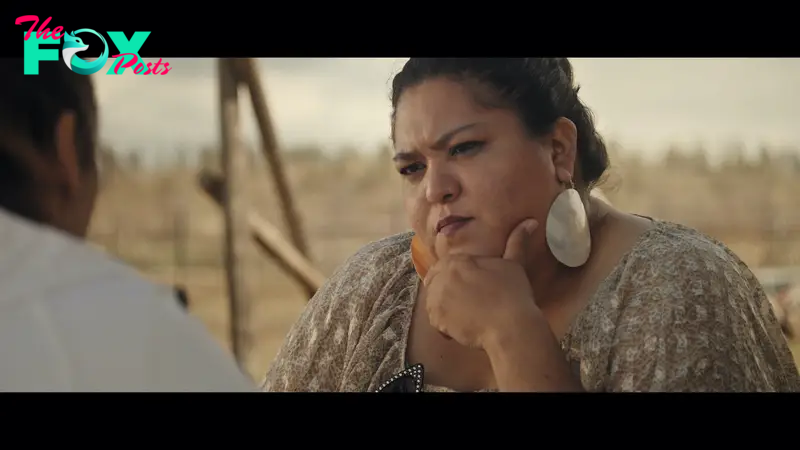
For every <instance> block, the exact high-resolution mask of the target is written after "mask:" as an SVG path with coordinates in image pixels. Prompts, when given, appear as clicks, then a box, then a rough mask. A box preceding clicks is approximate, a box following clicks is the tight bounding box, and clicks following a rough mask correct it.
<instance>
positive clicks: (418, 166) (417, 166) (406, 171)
mask: <svg viewBox="0 0 800 450" xmlns="http://www.w3.org/2000/svg"><path fill="white" fill-rule="evenodd" d="M424 168H425V165H423V164H422V163H414V164H410V165H408V166H405V167H403V168H402V169H400V170H399V172H400V175H403V176H408V175H412V174H413V173H414V172H416V171H417V170H422V169H424Z"/></svg>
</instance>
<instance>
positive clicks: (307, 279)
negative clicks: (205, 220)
mask: <svg viewBox="0 0 800 450" xmlns="http://www.w3.org/2000/svg"><path fill="white" fill-rule="evenodd" d="M198 181H199V183H200V187H201V188H202V189H203V191H205V192H206V194H208V196H209V197H211V199H212V200H213V201H214V203H216V204H217V205H220V204H221V201H222V200H221V199H222V190H223V181H222V177H221V176H219V175H216V174H212V173H210V172H201V173H200V176H199V179H198ZM248 217H249V225H250V231H251V234H252V237H253V239H255V241H256V243H257V244H258V245H259V247H261V249H262V250H264V251H265V252H266V253H267V254H269V255H271V256H272V257H273V258H275V259H276V260H277V261H278V264H279V265H280V266H281V267H282V268H283V269H284V270H286V271H287V272H288V273H289V275H291V276H292V277H293V278H294V279H295V280H297V281H298V282H299V283H300V284H301V285H302V286H303V288H304V289H305V290H306V291H307V292H309V293H310V295H309V296H308V298H309V299H310V298H311V297H312V296H313V295H314V293H315V292H316V291H317V290H318V289H319V288H320V287H322V284H323V283H325V280H326V277H325V275H323V274H322V273H321V272H320V271H318V270H317V269H316V268H315V267H314V265H313V263H311V261H309V260H308V258H306V257H305V256H304V255H303V254H302V253H300V252H299V251H298V250H297V249H296V248H294V246H293V245H292V244H291V243H290V242H289V241H288V240H287V239H286V238H285V237H284V236H283V235H282V234H281V232H280V230H278V228H277V227H275V226H274V225H272V224H271V223H270V222H269V221H267V220H266V219H264V218H262V217H261V216H260V215H259V214H258V213H257V212H256V211H252V210H251V212H250V213H249V216H248Z"/></svg>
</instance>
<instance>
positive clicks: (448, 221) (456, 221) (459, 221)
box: [436, 216, 472, 234]
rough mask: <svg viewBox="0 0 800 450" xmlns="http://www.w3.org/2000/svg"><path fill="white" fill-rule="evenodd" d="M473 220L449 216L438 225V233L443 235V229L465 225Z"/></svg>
mask: <svg viewBox="0 0 800 450" xmlns="http://www.w3.org/2000/svg"><path fill="white" fill-rule="evenodd" d="M470 220H472V218H471V217H463V216H447V217H445V218H444V219H442V220H440V221H439V222H437V223H436V233H437V234H438V233H441V232H442V229H444V228H445V227H448V226H450V225H454V224H463V223H466V222H468V221H470Z"/></svg>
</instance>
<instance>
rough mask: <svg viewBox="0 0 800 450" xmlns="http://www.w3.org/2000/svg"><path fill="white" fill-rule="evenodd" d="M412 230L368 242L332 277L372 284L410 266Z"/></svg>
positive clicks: (391, 276)
mask: <svg viewBox="0 0 800 450" xmlns="http://www.w3.org/2000/svg"><path fill="white" fill-rule="evenodd" d="M413 236H414V233H413V232H411V231H407V232H403V233H399V234H395V235H392V236H388V237H385V238H382V239H379V240H377V241H373V242H370V243H368V244H366V245H364V246H363V247H361V248H360V249H358V250H357V251H356V252H355V253H354V254H353V255H352V256H350V257H349V258H347V260H346V261H345V262H344V263H343V264H342V265H341V266H340V267H339V268H338V269H337V271H336V273H335V274H334V277H335V278H347V279H349V280H352V281H354V282H363V283H371V282H375V281H386V280H388V279H390V278H393V277H394V276H395V275H397V274H398V273H399V272H403V271H405V270H407V269H409V268H413V266H412V265H411V238H412V237H413Z"/></svg>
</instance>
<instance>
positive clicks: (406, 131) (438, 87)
mask: <svg viewBox="0 0 800 450" xmlns="http://www.w3.org/2000/svg"><path fill="white" fill-rule="evenodd" d="M474 95H475V92H474V91H473V90H471V89H470V87H469V86H467V85H465V84H464V83H460V82H457V81H452V80H449V79H444V78H436V79H431V80H427V81H424V82H423V83H421V84H419V85H417V86H414V87H412V88H409V89H408V90H406V91H405V92H403V95H402V96H401V97H400V101H399V102H398V105H397V115H396V116H395V147H396V148H398V149H407V150H412V149H416V148H420V147H424V146H427V145H430V144H431V143H432V142H434V141H435V140H436V139H438V138H439V137H440V136H441V135H442V134H444V133H447V132H448V131H451V130H453V129H456V128H458V127H461V126H463V125H465V124H469V123H474V122H486V121H487V120H488V119H491V117H492V116H493V115H495V114H497V112H498V111H497V110H492V109H486V108H483V107H481V106H480V105H479V104H478V103H477V102H476V101H475V96H474Z"/></svg>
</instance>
